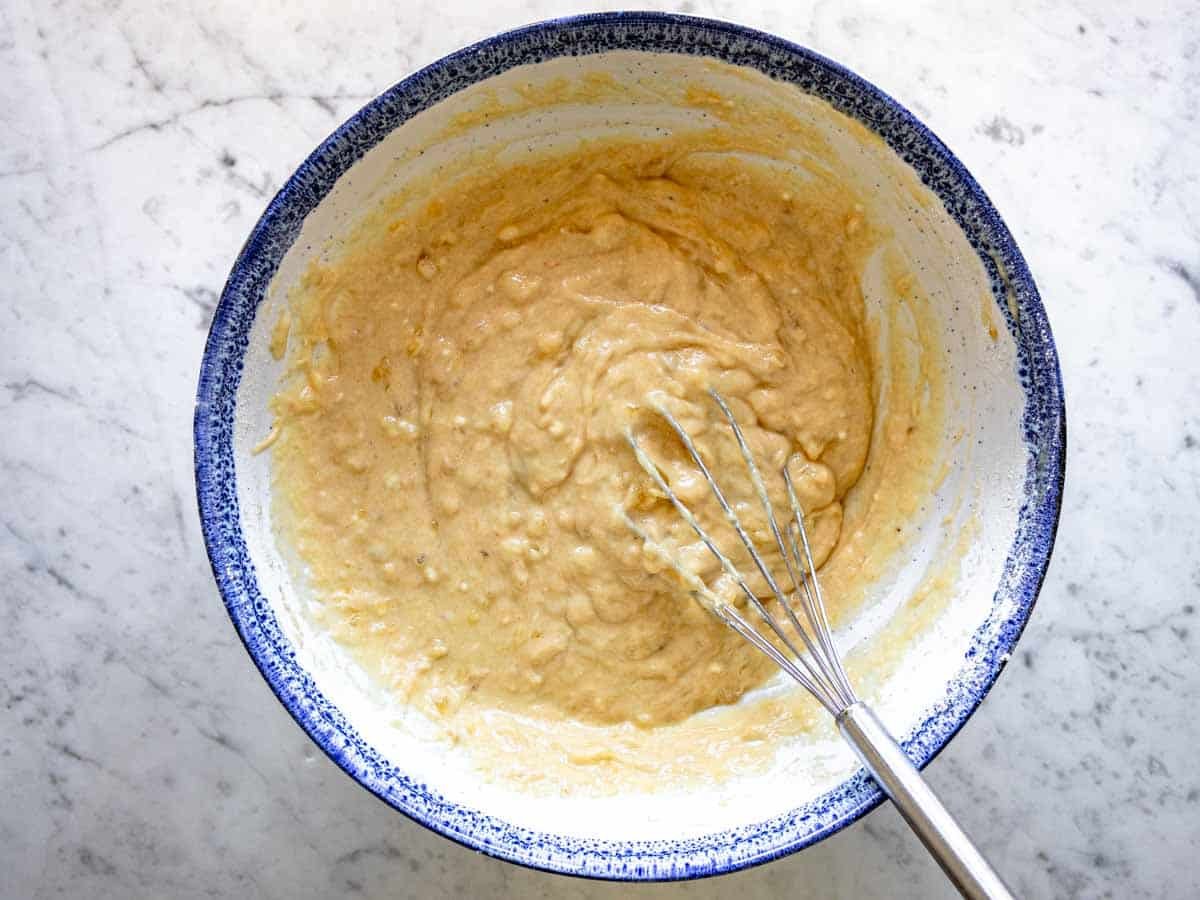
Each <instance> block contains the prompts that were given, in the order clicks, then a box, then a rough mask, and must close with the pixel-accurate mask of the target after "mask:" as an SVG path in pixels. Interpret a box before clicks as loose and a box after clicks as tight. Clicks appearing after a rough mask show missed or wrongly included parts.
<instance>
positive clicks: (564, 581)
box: [271, 132, 937, 781]
mask: <svg viewBox="0 0 1200 900" xmlns="http://www.w3.org/2000/svg"><path fill="white" fill-rule="evenodd" d="M757 151H767V152H769V151H770V147H769V146H766V145H756V144H754V142H753V141H752V140H751V139H749V138H745V137H743V138H741V139H739V140H737V141H733V142H731V140H730V139H729V137H728V135H726V134H717V133H716V132H711V133H710V132H702V133H697V134H692V135H677V136H673V137H663V138H661V139H659V140H656V141H640V142H619V141H605V142H593V143H591V144H587V145H584V146H582V147H580V148H579V149H577V150H575V151H574V152H572V153H570V154H567V155H565V156H564V155H561V154H560V155H557V156H552V157H550V158H546V159H543V160H540V161H531V162H522V163H520V164H517V163H513V164H511V165H508V166H503V167H497V168H495V169H492V170H485V171H483V172H482V173H477V174H475V175H473V176H471V177H468V178H464V179H461V180H459V182H458V183H457V184H456V185H455V186H452V187H449V188H444V189H443V190H441V191H440V192H439V193H437V194H436V198H435V199H433V200H432V201H428V202H425V203H423V204H422V205H421V206H419V207H417V208H415V209H414V208H412V206H411V204H410V205H409V206H408V207H403V204H401V203H399V202H397V203H395V204H392V205H390V206H385V207H384V208H383V209H381V210H379V211H378V212H377V213H376V214H374V215H373V216H371V217H369V218H368V219H367V220H366V222H365V223H364V224H363V226H362V227H361V228H360V229H359V230H358V232H357V233H356V236H355V238H354V239H353V240H352V241H350V242H349V243H348V244H347V245H346V246H345V247H344V248H343V249H342V250H341V251H340V252H339V253H337V254H335V255H334V256H333V258H332V259H330V260H328V261H326V262H324V263H321V264H314V265H313V266H312V267H311V268H310V270H309V271H308V273H307V275H306V276H305V278H304V279H303V282H302V283H301V285H300V286H299V288H298V289H297V290H296V291H294V292H293V295H292V296H291V298H290V304H289V312H288V313H287V314H285V316H284V317H283V318H281V319H280V322H279V325H278V327H277V329H276V335H275V338H276V340H275V344H276V347H275V349H276V350H277V352H278V353H279V354H280V355H282V354H283V353H284V352H285V348H286V352H287V359H288V363H289V366H288V369H289V374H288V376H287V378H286V380H285V382H284V384H283V385H282V386H281V388H280V391H279V393H278V394H277V396H276V398H275V400H274V411H275V414H276V418H277V428H278V435H279V437H278V440H277V441H276V443H275V444H274V445H273V447H272V451H271V452H272V454H273V472H274V485H275V494H276V505H277V520H278V521H279V522H280V526H279V527H280V529H281V535H282V537H283V538H284V539H285V540H286V541H287V542H288V543H289V545H290V546H291V547H292V548H293V549H294V552H295V554H296V556H297V557H298V559H299V560H300V562H301V563H302V564H303V565H304V567H305V574H306V576H307V581H308V583H309V585H310V587H311V590H312V594H313V596H314V598H315V599H316V601H317V602H316V606H317V610H318V615H319V616H320V620H321V622H322V625H323V626H324V627H325V628H327V629H328V630H329V631H330V632H332V634H333V635H334V636H335V637H336V639H337V640H339V641H340V642H342V643H343V644H344V645H346V646H347V647H349V648H351V649H352V650H353V652H354V653H355V655H356V656H357V658H358V659H359V661H360V662H361V663H362V665H363V666H364V667H365V668H366V670H367V671H368V672H369V673H370V674H371V675H372V677H373V678H374V679H375V680H376V681H377V682H378V683H380V684H382V685H384V686H385V687H386V689H387V690H388V691H390V692H392V693H393V694H394V695H395V696H398V697H402V698H404V699H405V701H406V702H408V703H410V704H412V705H415V706H416V707H417V708H419V709H421V710H423V711H424V712H425V713H426V714H427V715H428V716H429V717H430V718H432V719H434V720H435V721H438V722H441V723H443V726H444V729H445V734H446V736H447V737H448V738H449V739H450V740H452V741H462V742H463V743H464V744H469V745H472V746H473V747H475V748H476V749H477V750H478V754H479V756H480V758H481V759H482V758H484V757H488V756H491V757H492V763H493V764H494V766H495V768H498V769H501V770H503V774H505V775H507V776H509V777H513V778H517V779H523V780H526V781H531V780H536V779H539V778H543V777H555V778H557V777H558V776H556V775H555V774H554V773H555V766H558V765H560V764H562V765H564V766H567V767H572V766H573V767H576V768H578V767H579V766H580V765H581V764H592V767H593V768H594V767H595V766H606V765H607V766H611V767H615V768H617V769H620V768H622V767H625V768H629V769H638V770H640V771H644V772H649V771H654V772H658V773H660V774H661V773H662V772H669V771H670V770H671V768H672V766H675V767H682V768H685V769H686V768H687V767H688V766H692V767H693V768H695V769H696V770H698V771H699V770H703V769H704V767H705V763H704V762H703V758H712V759H725V760H726V763H725V764H728V759H729V754H728V752H727V751H728V748H727V747H725V745H726V744H728V742H730V741H733V742H735V743H737V742H745V741H749V742H754V741H756V740H762V739H765V738H769V737H770V736H771V734H773V733H775V732H777V731H778V730H779V729H785V728H793V727H799V726H798V725H796V723H798V722H799V723H803V722H805V721H807V720H808V718H809V717H808V716H807V715H806V714H803V713H801V712H799V711H800V710H802V709H803V708H805V707H804V702H805V701H804V700H802V699H800V698H798V697H795V696H792V695H790V694H789V695H788V696H789V698H790V699H789V700H788V701H787V703H784V702H783V701H780V700H779V699H777V698H776V699H770V700H764V701H761V702H759V703H757V704H751V705H750V706H749V707H747V705H746V704H741V705H739V706H736V707H729V705H730V704H734V703H736V702H737V701H738V700H739V699H740V698H742V697H743V696H744V695H745V694H747V692H750V691H752V690H753V689H754V688H756V687H758V686H760V685H762V684H763V683H764V682H765V681H766V680H767V679H768V677H769V676H771V675H773V674H774V672H775V669H774V667H773V665H772V664H771V663H769V662H767V661H765V660H763V659H762V658H760V656H759V655H758V653H757V651H755V650H754V649H753V648H751V647H750V646H749V645H748V644H746V643H745V642H744V641H743V639H741V638H740V637H738V636H737V635H736V634H734V633H733V632H731V631H730V630H728V629H727V628H726V627H725V626H724V625H722V624H721V623H719V622H718V621H717V620H715V619H714V618H713V617H711V616H710V615H709V614H708V613H706V612H705V611H704V610H703V609H701V608H700V606H699V605H698V604H697V603H696V602H694V601H692V600H691V599H689V597H688V596H687V594H686V592H684V591H682V590H681V587H680V585H679V583H678V582H677V580H676V578H675V577H674V576H673V575H672V573H671V572H670V570H669V569H668V568H666V567H665V566H664V565H663V564H662V562H661V560H660V559H658V558H657V557H656V556H655V555H654V554H652V553H650V552H648V551H647V550H646V549H645V548H644V547H643V545H642V542H641V541H640V540H639V539H638V538H637V537H636V536H635V535H634V534H633V533H632V532H631V530H630V529H629V527H628V524H627V523H626V522H625V521H624V518H623V515H624V514H628V515H629V516H631V517H633V518H634V519H635V520H636V521H637V522H638V523H639V525H640V526H641V527H642V528H644V529H645V530H646V531H647V532H649V533H650V534H652V535H653V536H654V537H655V539H656V540H657V541H658V542H660V543H662V544H664V545H665V546H667V547H669V548H671V550H672V551H673V552H675V553H676V554H677V555H678V556H679V557H680V558H682V559H683V560H685V561H686V562H687V564H688V566H689V567H691V568H693V569H694V570H695V571H697V572H698V573H700V574H701V576H702V577H703V578H705V580H706V581H707V582H709V583H710V584H714V585H715V586H716V588H717V589H718V590H723V591H727V592H729V593H730V596H733V593H732V591H731V587H730V585H729V584H727V583H725V582H726V580H725V579H723V578H722V577H721V576H720V573H719V571H718V570H717V567H716V565H715V563H714V562H713V561H712V560H711V558H710V557H709V555H708V553H707V551H706V550H705V549H704V548H703V546H702V545H701V544H699V543H698V541H697V540H696V538H695V535H694V534H693V533H692V532H691V531H690V530H689V529H688V528H687V526H686V525H685V524H684V523H683V522H682V520H681V519H680V518H679V516H678V515H677V514H676V512H675V511H674V510H673V509H672V508H671V507H670V505H669V504H668V503H667V501H666V500H665V499H664V498H663V497H661V496H660V495H659V494H658V493H657V492H656V490H655V489H654V487H653V485H652V483H651V481H650V479H649V478H648V477H647V476H646V475H645V474H644V473H643V472H642V471H641V470H640V469H639V467H638V465H637V463H636V461H635V460H634V458H633V455H632V452H631V451H630V449H629V446H628V444H627V443H626V433H627V431H628V430H630V429H632V430H633V431H634V432H636V433H637V434H638V435H639V437H640V439H641V440H642V442H643V443H644V444H645V445H646V446H647V448H648V449H649V451H650V452H651V455H652V456H653V457H654V458H655V459H656V460H658V461H659V463H660V465H661V466H662V467H663V470H664V472H665V473H666V474H667V475H668V477H669V479H670V480H671V482H672V484H673V486H674V487H675V488H676V489H677V490H678V492H679V493H680V494H681V495H682V496H683V497H684V498H685V499H686V500H688V502H689V503H691V504H692V505H693V506H694V507H695V508H696V509H697V510H699V511H700V513H701V518H705V517H707V521H708V522H709V523H710V524H711V525H713V526H714V527H717V523H718V522H719V519H718V518H716V517H714V516H713V511H714V507H713V505H712V499H711V497H710V496H709V491H708V488H707V486H706V485H705V484H704V483H703V481H702V480H700V478H699V476H698V474H697V473H696V472H695V471H694V469H693V468H692V467H691V465H690V464H689V463H688V461H687V458H686V457H685V455H684V451H683V450H682V448H681V447H680V446H679V445H678V442H677V440H675V439H674V438H673V436H672V435H671V434H670V432H669V431H668V430H667V429H666V428H665V427H664V425H663V423H662V422H661V420H659V419H658V418H657V417H656V416H655V415H653V414H652V412H651V411H650V409H649V406H650V404H651V403H652V402H655V401H657V402H661V403H663V404H664V405H665V406H667V407H668V408H669V409H671V410H672V412H674V413H675V415H676V416H677V417H678V418H680V419H681V421H683V423H684V424H685V425H686V426H687V428H688V430H689V431H690V432H691V433H692V435H693V436H694V437H695V438H696V440H697V444H698V445H699V446H700V448H701V450H702V452H703V453H704V454H705V455H706V456H707V457H708V458H709V460H710V461H711V464H712V468H713V469H714V471H716V472H717V473H719V474H720V475H721V477H722V481H723V482H726V483H727V484H728V486H729V488H730V492H731V494H732V498H733V500H734V502H735V504H736V505H737V506H738V507H739V509H740V510H741V511H742V512H743V514H744V515H746V517H747V521H748V523H749V524H750V526H751V532H752V533H754V534H755V535H756V536H757V538H758V540H759V542H760V546H764V547H766V546H767V544H766V542H765V541H764V538H767V535H768V533H767V532H766V531H765V525H764V522H763V521H762V518H761V514H760V512H759V509H758V505H757V501H756V500H755V499H754V495H753V493H752V489H751V487H750V485H749V484H748V483H747V482H746V480H745V478H744V477H743V473H744V467H743V464H742V461H741V457H740V456H739V455H738V453H737V450H736V446H735V445H734V444H733V442H732V440H731V438H730V437H729V434H728V430H727V428H726V426H724V425H723V424H722V420H721V419H720V418H719V412H718V410H717V409H716V408H715V406H714V405H713V403H712V401H711V400H710V399H709V397H708V395H707V390H708V389H709V388H710V387H715V388H716V389H718V390H719V391H720V392H721V393H722V394H723V395H724V397H725V398H726V399H727V400H728V401H729V403H730V405H731V406H732V408H733V410H734V412H735V414H736V415H737V417H738V419H739V421H740V422H741V423H742V425H743V427H744V428H745V431H746V434H747V437H748V439H749V441H750V443H751V446H752V448H753V449H754V452H755V455H756V457H757V458H758V460H759V463H760V465H761V466H762V468H763V470H764V472H766V473H768V474H770V475H771V478H770V479H769V480H770V482H771V484H772V488H773V490H777V491H778V495H777V496H775V497H774V500H775V502H776V504H778V505H779V506H780V507H786V500H785V497H784V495H783V493H782V491H783V485H782V482H781V480H780V479H778V478H777V477H775V475H776V473H778V471H779V469H780V467H781V466H783V465H784V463H785V461H786V460H787V459H788V458H789V457H791V458H792V462H791V464H790V465H791V471H792V474H793V476H794V477H795V478H796V481H797V485H798V487H799V488H800V494H801V500H802V503H803V505H804V506H805V508H806V510H807V512H808V513H809V533H810V537H811V539H812V542H813V549H814V552H815V554H816V556H817V561H818V564H824V563H826V560H828V563H827V564H826V565H825V567H824V571H823V573H822V574H823V579H824V582H825V584H826V586H827V591H826V593H827V595H828V596H829V597H831V598H840V601H841V602H842V603H844V604H848V605H849V608H852V607H853V604H854V603H856V602H857V601H858V599H860V598H861V593H862V592H861V590H860V589H859V588H860V587H861V582H862V580H863V579H864V577H866V573H868V572H869V571H870V570H872V565H873V564H874V561H873V560H872V558H871V557H870V556H869V554H868V553H867V550H868V548H875V549H876V552H879V550H878V548H880V547H885V546H887V544H886V542H887V540H888V539H890V538H891V536H892V535H893V534H894V533H895V532H897V531H899V529H900V527H902V523H903V517H904V514H905V511H906V510H909V509H911V505H912V502H913V499H912V498H913V497H914V496H915V494H916V493H917V492H918V489H919V487H920V485H921V483H923V482H921V480H920V478H918V477H917V474H918V473H922V472H924V471H925V470H926V469H927V466H926V465H925V463H926V462H927V456H928V447H929V445H930V441H931V440H932V439H933V437H934V436H935V433H936V428H937V416H936V404H935V401H936V397H937V395H936V391H934V392H933V393H932V394H931V393H930V391H929V389H928V384H923V385H919V383H920V382H921V379H919V378H915V377H912V375H911V373H908V376H907V377H906V376H905V372H904V371H901V370H900V369H897V370H896V371H894V372H887V373H885V372H884V371H882V369H881V367H882V366H883V363H882V362H881V360H882V357H880V356H879V355H878V354H877V352H876V348H875V341H876V334H875V331H874V326H873V325H872V324H871V323H870V322H869V321H868V316H867V314H866V309H865V305H864V301H863V295H862V291H861V288H860V283H859V277H860V273H861V272H862V271H863V268H864V266H865V265H866V263H867V260H868V259H869V257H870V256H871V254H872V252H873V251H874V250H875V249H876V248H877V246H878V244H879V240H880V235H879V234H878V233H877V232H876V231H875V230H874V229H873V227H872V225H871V223H869V222H866V221H864V217H863V214H862V207H861V206H860V205H859V204H858V202H857V200H856V198H855V196H854V195H853V194H852V193H851V192H849V191H848V190H847V189H846V188H845V187H843V186H841V185H839V184H838V183H837V181H836V180H835V179H832V178H827V177H822V176H821V175H820V174H818V175H816V176H810V177H806V178H796V177H794V176H786V177H785V176H784V175H782V174H781V173H780V171H779V170H778V169H777V168H775V167H772V166H770V165H768V164H766V162H765V161H764V160H759V161H757V162H756V161H755V160H754V159H753V158H752V157H751V155H749V154H750V153H752V152H757ZM427 196H428V195H427ZM402 207H403V208H402ZM897 365H898V364H897ZM885 375H886V377H885ZM885 382H887V383H888V385H889V390H890V391H891V393H892V396H891V397H890V400H889V403H888V405H887V409H886V410H885V409H883V408H881V405H880V396H881V391H882V390H883V387H882V386H883V384H884V383H885ZM918 388H919V389H918ZM931 405H932V406H933V408H931ZM877 419H878V421H877ZM856 486H857V487H856ZM725 536H726V537H728V536H729V535H728V534H726V535H725ZM725 546H726V547H727V548H729V549H732V548H733V547H734V544H733V543H730V542H728V541H726V543H725ZM844 613H845V610H844V609H840V608H835V609H834V610H833V614H834V617H835V619H837V618H838V617H839V616H840V615H842V614H844ZM793 693H794V692H793ZM789 704H790V705H789ZM723 707H727V708H726V709H723V710H722V709H721V708H723ZM705 711H708V712H707V713H705ZM701 713H705V714H704V715H699V714H701ZM684 746H686V747H688V748H689V749H688V750H687V752H680V748H681V747H684ZM547 760H549V762H548V761H547ZM656 760H658V763H656V762H655V761H656ZM697 760H700V761H699V762H697ZM585 768H586V767H585ZM559 780H560V781H561V779H559Z"/></svg>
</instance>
